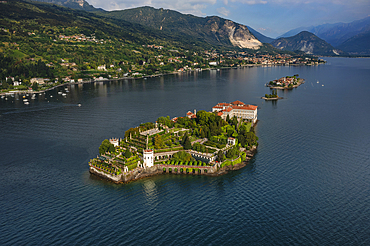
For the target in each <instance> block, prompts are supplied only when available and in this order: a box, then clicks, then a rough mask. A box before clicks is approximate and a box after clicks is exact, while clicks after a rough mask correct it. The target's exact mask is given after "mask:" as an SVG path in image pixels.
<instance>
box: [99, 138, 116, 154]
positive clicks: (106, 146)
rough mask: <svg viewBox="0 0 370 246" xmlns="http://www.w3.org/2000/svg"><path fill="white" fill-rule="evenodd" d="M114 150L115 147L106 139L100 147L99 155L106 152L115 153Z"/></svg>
mask: <svg viewBox="0 0 370 246" xmlns="http://www.w3.org/2000/svg"><path fill="white" fill-rule="evenodd" d="M114 150H115V148H114V145H113V144H111V143H110V142H109V140H108V139H105V140H104V141H103V142H102V143H101V145H100V147H99V154H104V153H105V152H114Z"/></svg>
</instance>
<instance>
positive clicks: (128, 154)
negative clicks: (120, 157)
mask: <svg viewBox="0 0 370 246" xmlns="http://www.w3.org/2000/svg"><path fill="white" fill-rule="evenodd" d="M125 157H126V158H130V157H131V151H130V150H129V149H128V148H127V149H126V151H125Z"/></svg>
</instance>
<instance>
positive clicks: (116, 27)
mask: <svg viewBox="0 0 370 246" xmlns="http://www.w3.org/2000/svg"><path fill="white" fill-rule="evenodd" d="M144 9H147V8H144ZM148 10H150V11H151V9H150V8H149V9H148ZM156 11H158V10H156ZM0 12H1V13H2V15H1V17H0V66H1V68H0V83H1V82H4V81H5V78H6V77H8V76H12V77H15V79H16V80H18V79H21V80H22V81H23V85H27V86H30V84H29V83H28V82H29V81H30V78H33V77H41V78H48V79H50V81H51V82H50V83H49V84H50V86H52V83H53V82H54V81H55V79H56V78H58V82H61V80H62V78H63V79H64V81H69V80H71V79H74V80H76V79H79V78H84V79H88V78H95V77H96V78H98V77H105V78H108V77H112V78H115V77H116V78H117V77H123V76H127V75H129V76H131V77H141V76H143V75H154V74H163V73H169V72H174V71H186V70H193V69H204V68H209V67H210V66H212V67H215V66H218V67H221V66H222V67H237V66H242V65H245V64H251V63H258V62H261V61H260V60H254V61H253V59H254V58H256V57H259V56H263V55H273V56H274V55H278V54H287V55H288V56H290V55H294V53H292V52H288V51H280V50H278V49H275V48H274V47H273V46H271V45H269V44H264V45H263V46H261V47H260V48H259V49H242V48H238V47H234V46H231V45H230V43H228V42H229V41H228V40H227V39H226V36H223V35H222V30H223V29H222V28H219V29H218V31H217V32H213V35H216V38H218V40H219V41H218V42H214V41H212V40H211V39H212V38H208V39H207V36H208V35H211V34H210V33H207V32H206V29H204V28H203V29H202V28H200V26H199V25H200V24H199V23H200V22H204V21H206V23H208V22H209V21H210V20H212V21H213V20H215V23H228V24H230V22H228V21H227V20H224V19H221V18H219V17H209V18H199V19H198V17H196V18H194V16H193V17H191V18H190V19H189V20H193V22H194V23H192V22H191V21H190V22H189V20H188V21H185V20H184V21H185V22H184V25H188V26H191V27H192V28H190V29H188V31H189V33H186V31H185V29H184V31H183V32H175V31H174V32H171V31H161V30H158V29H154V28H153V27H151V26H149V25H148V26H143V25H141V24H139V23H131V22H128V21H125V20H123V19H121V18H116V17H115V18H113V17H111V16H110V17H109V16H101V15H97V13H91V12H87V11H84V10H76V9H70V8H66V7H62V6H60V5H55V4H51V3H44V2H32V1H23V0H14V1H7V2H1V3H0ZM97 12H99V11H97ZM100 12H101V11H100ZM121 14H122V13H121ZM170 14H173V15H174V16H173V19H176V18H180V16H184V15H182V14H180V13H178V12H175V11H172V12H171V11H170ZM152 17H153V16H152ZM152 17H151V18H152ZM148 18H149V16H148ZM184 18H185V17H184ZM185 19H186V18H185ZM217 21H218V22H217ZM149 22H150V21H148V22H147V23H149ZM186 23H187V24H186ZM178 24H180V23H177V24H176V25H178ZM176 25H175V24H174V27H173V28H175V26H176ZM220 25H221V24H220ZM231 25H235V26H237V25H239V24H235V23H232V22H231ZM193 27H199V28H200V29H199V35H198V36H197V35H195V34H194V30H193ZM238 28H241V30H242V31H243V32H244V34H245V33H248V29H244V27H242V26H240V25H239V27H238ZM244 34H243V35H244ZM253 57H254V58H253ZM269 57H270V56H269ZM261 59H262V58H261ZM271 59H274V58H273V57H271ZM279 59H280V58H279ZM211 64H212V65H211ZM215 64H216V65H215ZM2 87H3V88H8V86H7V85H5V84H4V83H3V84H2Z"/></svg>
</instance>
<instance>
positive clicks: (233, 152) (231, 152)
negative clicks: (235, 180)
mask: <svg viewBox="0 0 370 246" xmlns="http://www.w3.org/2000/svg"><path fill="white" fill-rule="evenodd" d="M238 155H239V148H238V147H237V146H234V147H232V148H231V149H229V150H228V151H227V152H226V157H227V158H235V157H237V156H238Z"/></svg>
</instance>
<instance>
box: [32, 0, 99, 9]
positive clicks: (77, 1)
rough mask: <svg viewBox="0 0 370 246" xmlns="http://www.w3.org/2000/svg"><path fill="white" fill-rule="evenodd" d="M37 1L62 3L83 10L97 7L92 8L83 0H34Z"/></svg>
mask: <svg viewBox="0 0 370 246" xmlns="http://www.w3.org/2000/svg"><path fill="white" fill-rule="evenodd" d="M36 1H39V2H45V3H52V4H58V5H62V6H64V7H67V8H71V9H79V10H85V11H97V10H98V9H96V8H94V7H93V6H92V5H90V4H89V3H88V2H86V1H85V0H36Z"/></svg>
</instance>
